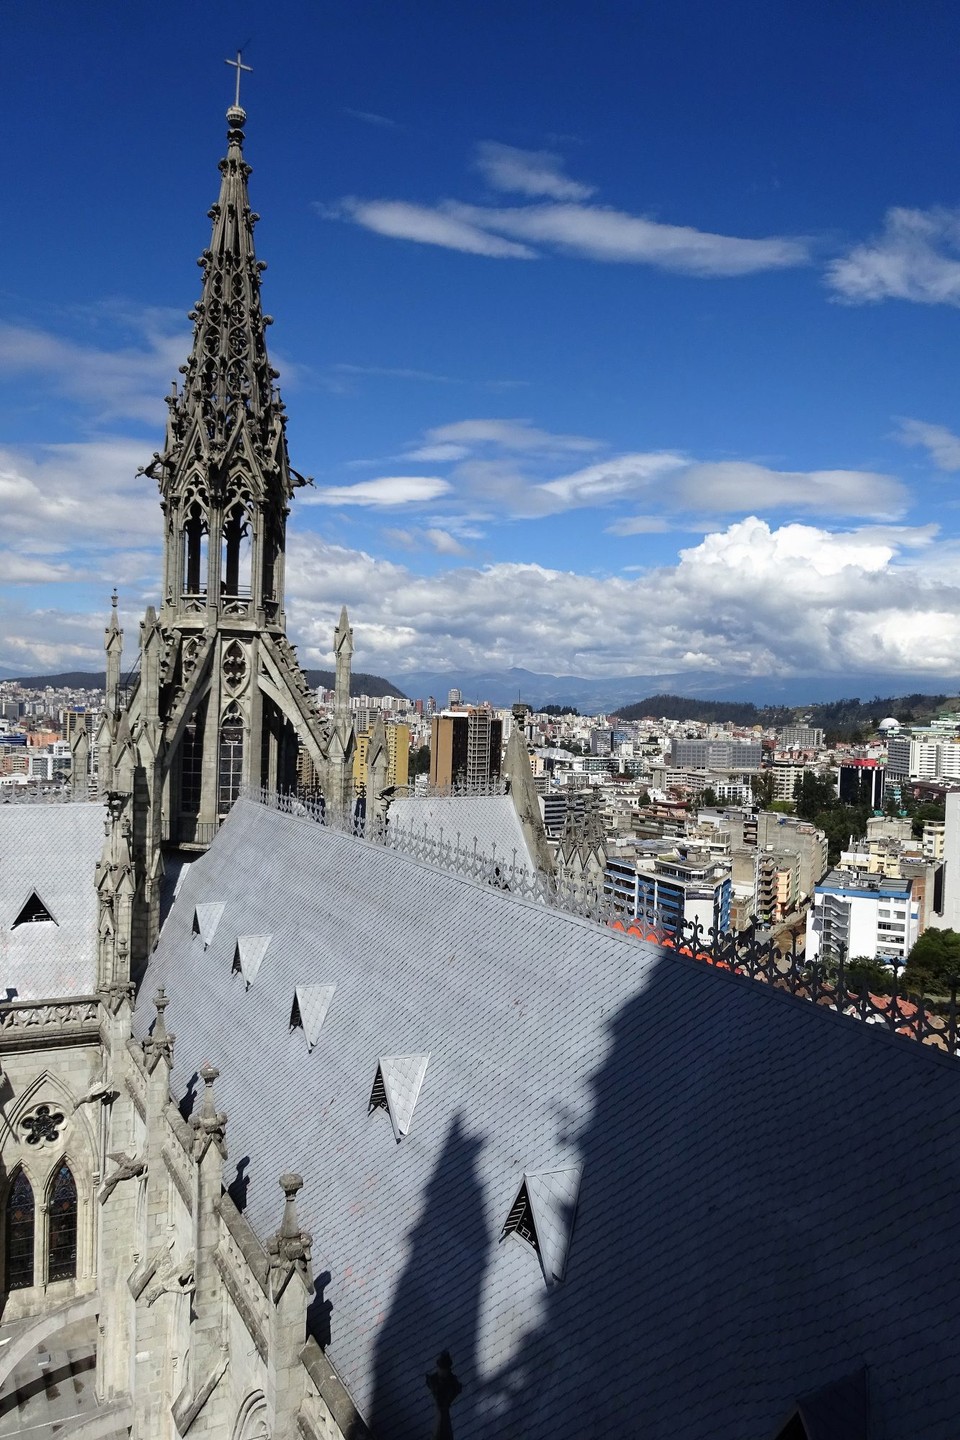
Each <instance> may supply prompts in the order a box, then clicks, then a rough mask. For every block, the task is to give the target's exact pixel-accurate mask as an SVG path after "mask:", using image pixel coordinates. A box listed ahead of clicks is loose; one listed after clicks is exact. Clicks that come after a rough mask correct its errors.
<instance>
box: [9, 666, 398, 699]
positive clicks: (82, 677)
mask: <svg viewBox="0 0 960 1440" xmlns="http://www.w3.org/2000/svg"><path fill="white" fill-rule="evenodd" d="M305 674H306V677H307V684H308V685H311V686H313V688H314V689H316V688H317V686H319V685H322V686H323V687H324V689H326V690H331V689H332V688H333V671H332V670H307V671H306V672H305ZM0 678H2V677H0ZM10 683H12V684H15V685H23V686H24V688H25V689H27V690H43V689H44V688H45V687H46V686H48V685H49V686H50V687H51V689H53V690H102V689H103V688H104V686H105V685H106V683H107V680H106V676H105V674H104V672H103V671H102V670H61V671H60V672H59V674H57V675H23V676H18V677H17V678H15V679H14V678H13V677H11V682H10ZM404 693H405V692H404V691H403V690H398V689H397V687H396V685H393V684H392V683H391V682H390V681H389V680H384V678H383V676H382V675H368V674H366V673H365V671H363V670H355V671H354V673H353V674H352V675H351V677H350V694H351V695H396V696H398V697H402V696H403V695H404Z"/></svg>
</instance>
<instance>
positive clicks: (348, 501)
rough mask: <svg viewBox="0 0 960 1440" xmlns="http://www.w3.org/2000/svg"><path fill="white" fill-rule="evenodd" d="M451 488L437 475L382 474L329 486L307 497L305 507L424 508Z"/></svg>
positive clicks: (303, 502)
mask: <svg viewBox="0 0 960 1440" xmlns="http://www.w3.org/2000/svg"><path fill="white" fill-rule="evenodd" d="M450 489H451V486H450V484H449V482H448V481H446V480H441V479H440V478H439V477H438V476H436V475H381V476H379V477H378V478H377V479H375V480H360V481H358V482H357V484H355V485H328V486H325V487H324V488H322V489H318V490H317V491H316V493H315V494H312V495H306V496H304V498H303V500H302V501H301V503H302V504H304V505H384V506H387V505H420V504H423V503H425V502H426V501H428V500H437V499H439V497H440V496H441V495H445V494H446V493H447V492H448V491H449V490H450Z"/></svg>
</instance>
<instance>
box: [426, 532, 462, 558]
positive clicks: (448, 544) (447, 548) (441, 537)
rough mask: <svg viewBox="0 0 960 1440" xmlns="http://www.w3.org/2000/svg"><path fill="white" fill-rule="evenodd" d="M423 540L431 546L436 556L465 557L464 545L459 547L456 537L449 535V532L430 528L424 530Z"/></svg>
mask: <svg viewBox="0 0 960 1440" xmlns="http://www.w3.org/2000/svg"><path fill="white" fill-rule="evenodd" d="M423 533H424V537H425V539H426V540H427V541H428V542H429V544H430V545H432V547H433V549H434V550H436V552H437V554H438V555H466V553H467V549H466V546H465V545H461V544H460V541H459V540H458V539H457V538H456V536H454V535H451V534H450V532H449V530H439V529H435V528H431V529H429V530H425V531H424V532H423Z"/></svg>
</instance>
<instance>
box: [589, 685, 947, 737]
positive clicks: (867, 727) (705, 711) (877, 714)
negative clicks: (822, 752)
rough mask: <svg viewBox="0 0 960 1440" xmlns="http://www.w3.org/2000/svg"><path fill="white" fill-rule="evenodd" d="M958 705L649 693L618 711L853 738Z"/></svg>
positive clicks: (898, 698) (925, 700)
mask: <svg viewBox="0 0 960 1440" xmlns="http://www.w3.org/2000/svg"><path fill="white" fill-rule="evenodd" d="M948 702H949V704H950V705H952V704H958V705H960V701H953V700H950V697H949V696H947V695H921V694H912V695H888V696H880V695H876V696H874V698H873V699H872V700H854V699H850V700H828V701H824V702H822V703H821V704H817V705H801V706H783V705H762V706H761V705H754V704H753V703H752V702H751V701H749V700H742V701H737V700H693V699H691V698H690V696H688V695H650V696H648V697H647V699H646V700H637V701H636V702H635V703H634V704H632V705H624V706H622V707H621V709H619V710H618V711H617V715H618V717H619V719H621V720H642V719H643V717H644V716H645V715H651V716H656V717H657V718H660V717H663V718H665V719H667V720H699V721H702V722H705V723H708V724H709V723H712V724H718V725H723V724H727V723H730V724H733V725H763V726H764V727H767V726H783V725H798V724H800V725H811V726H813V727H814V728H815V729H819V730H824V731H825V732H826V736H827V739H828V740H851V739H853V738H854V737H855V736H856V735H858V734H863V733H867V732H869V731H871V730H875V729H876V727H877V725H878V724H879V722H880V721H881V720H883V719H884V718H885V717H886V716H887V715H892V716H894V718H895V719H897V720H899V721H901V723H903V724H912V723H918V724H922V723H923V722H924V721H926V720H930V719H932V718H933V717H934V716H935V715H937V714H938V713H939V712H940V711H941V710H943V709H944V708H948Z"/></svg>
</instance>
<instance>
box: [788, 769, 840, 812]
mask: <svg viewBox="0 0 960 1440" xmlns="http://www.w3.org/2000/svg"><path fill="white" fill-rule="evenodd" d="M793 798H794V800H795V801H796V804H797V814H798V815H799V816H800V818H801V820H815V819H816V817H817V816H818V815H819V814H821V813H822V812H823V811H825V810H834V809H836V808H837V807H838V806H839V804H840V801H839V800H838V799H837V795H836V792H835V790H834V788H833V776H832V775H815V774H814V773H813V771H812V770H805V771H804V772H803V774H802V775H801V776H800V779H799V780H798V781H797V783H796V785H795V786H794V791H793Z"/></svg>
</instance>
